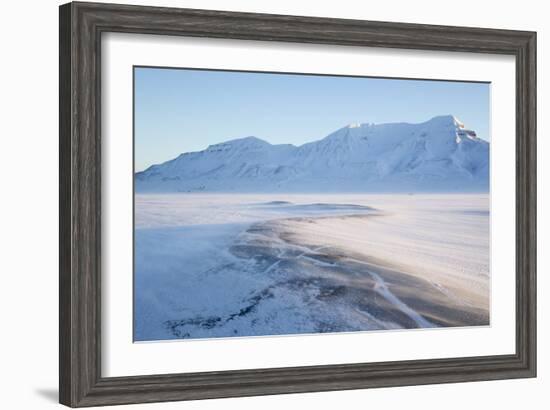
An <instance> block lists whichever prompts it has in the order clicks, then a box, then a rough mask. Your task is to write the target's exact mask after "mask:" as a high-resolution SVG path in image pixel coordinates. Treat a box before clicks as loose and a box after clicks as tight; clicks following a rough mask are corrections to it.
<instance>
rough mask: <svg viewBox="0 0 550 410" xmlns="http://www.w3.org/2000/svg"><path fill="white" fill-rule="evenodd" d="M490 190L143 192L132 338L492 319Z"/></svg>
mask: <svg viewBox="0 0 550 410" xmlns="http://www.w3.org/2000/svg"><path fill="white" fill-rule="evenodd" d="M488 210H489V208H488V196H487V195H458V194H456V195H451V194H449V195H337V196H336V195H335V196H332V195H326V194H325V195H288V194H287V195H259V194H258V195H244V194H242V195H237V194H230V195H223V194H163V195H151V194H138V195H136V231H135V246H136V249H135V255H136V256H135V257H136V260H135V337H136V340H137V341H147V340H163V339H179V338H203V337H228V336H254V335H277V334H296V333H323V332H339V331H363V330H375V329H398V328H418V327H422V328H426V327H433V326H472V325H486V324H488V323H489V211H488Z"/></svg>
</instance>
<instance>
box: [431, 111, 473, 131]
mask: <svg viewBox="0 0 550 410" xmlns="http://www.w3.org/2000/svg"><path fill="white" fill-rule="evenodd" d="M426 123H430V124H434V125H438V126H454V127H458V128H464V124H463V123H462V121H460V120H459V119H458V118H457V117H455V116H454V115H451V114H447V115H438V116H436V117H433V118H432V119H430V120H428V121H426Z"/></svg>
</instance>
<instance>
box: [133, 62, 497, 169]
mask: <svg viewBox="0 0 550 410" xmlns="http://www.w3.org/2000/svg"><path fill="white" fill-rule="evenodd" d="M489 92H490V85H489V84H487V83H468V82H449V81H425V80H398V79H382V78H365V77H361V78H357V77H337V76H316V75H296V74H268V73H246V72H230V71H209V70H192V69H166V68H148V67H136V68H135V90H134V93H135V168H136V171H141V170H143V169H145V168H147V167H148V166H150V165H152V164H157V163H160V162H164V161H167V160H169V159H172V158H174V157H176V156H177V155H179V154H180V153H182V152H190V151H200V150H203V149H205V148H206V147H207V146H208V145H210V144H216V143H219V142H223V141H227V140H230V139H234V138H241V137H247V136H256V137H258V138H262V139H264V140H266V141H268V142H270V143H272V144H287V143H290V144H294V145H301V144H303V143H306V142H310V141H314V140H318V139H321V138H323V137H325V136H326V135H328V134H330V133H331V132H333V131H335V130H337V129H339V128H342V127H343V126H346V125H348V124H351V123H358V122H360V123H363V122H370V123H386V122H411V123H417V122H423V121H427V120H428V119H430V118H432V117H435V116H437V115H446V114H452V115H454V116H456V117H458V118H459V119H460V120H461V121H462V122H464V123H465V125H466V127H467V128H469V129H473V130H475V131H476V132H477V134H478V136H479V137H481V138H484V139H486V140H488V141H489V140H490V135H489V98H490V97H489Z"/></svg>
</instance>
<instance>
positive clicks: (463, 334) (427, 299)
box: [60, 2, 536, 407]
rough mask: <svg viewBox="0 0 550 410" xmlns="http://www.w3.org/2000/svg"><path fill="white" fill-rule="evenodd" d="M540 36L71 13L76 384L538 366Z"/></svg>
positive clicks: (64, 382) (512, 371)
mask: <svg viewBox="0 0 550 410" xmlns="http://www.w3.org/2000/svg"><path fill="white" fill-rule="evenodd" d="M535 50H536V33H534V32H525V31H510V30H494V29H484V28H466V27H447V26H431V25H417V24H403V23H385V22H372V21H358V20H342V19H329V18H313V17H297V16H282V15H265V14H251V13H234V12H220V11H207V10H191V9H173V8H158V7H144V6H129V5H112V4H96V3H80V2H77V3H69V4H66V5H63V6H61V7H60V402H61V403H62V404H65V405H68V406H71V407H81V406H96V405H114V404H127V403H144V402H158V401H173V400H193V399H205V398H220V397H236V396H251V395H265V394H281V393H298V392H313V391H328V390H343V389H361V388H372V387H388V386H404V385H418V384H430V383H450V382H466V381H479V380H496V379H509V378H526V377H535V375H536V281H535V261H536V221H535V217H536V212H535V211H536V71H535V70H536V56H535Z"/></svg>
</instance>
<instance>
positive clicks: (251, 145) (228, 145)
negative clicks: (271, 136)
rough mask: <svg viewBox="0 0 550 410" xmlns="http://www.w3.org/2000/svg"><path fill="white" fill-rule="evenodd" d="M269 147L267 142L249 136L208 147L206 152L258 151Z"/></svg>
mask: <svg viewBox="0 0 550 410" xmlns="http://www.w3.org/2000/svg"><path fill="white" fill-rule="evenodd" d="M270 146H271V144H270V143H269V142H267V141H264V140H262V139H260V138H257V137H253V136H249V137H244V138H236V139H232V140H229V141H225V142H220V143H218V144H212V145H209V146H208V148H207V149H206V151H218V150H220V149H221V150H224V151H225V150H228V149H258V148H263V147H270Z"/></svg>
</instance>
